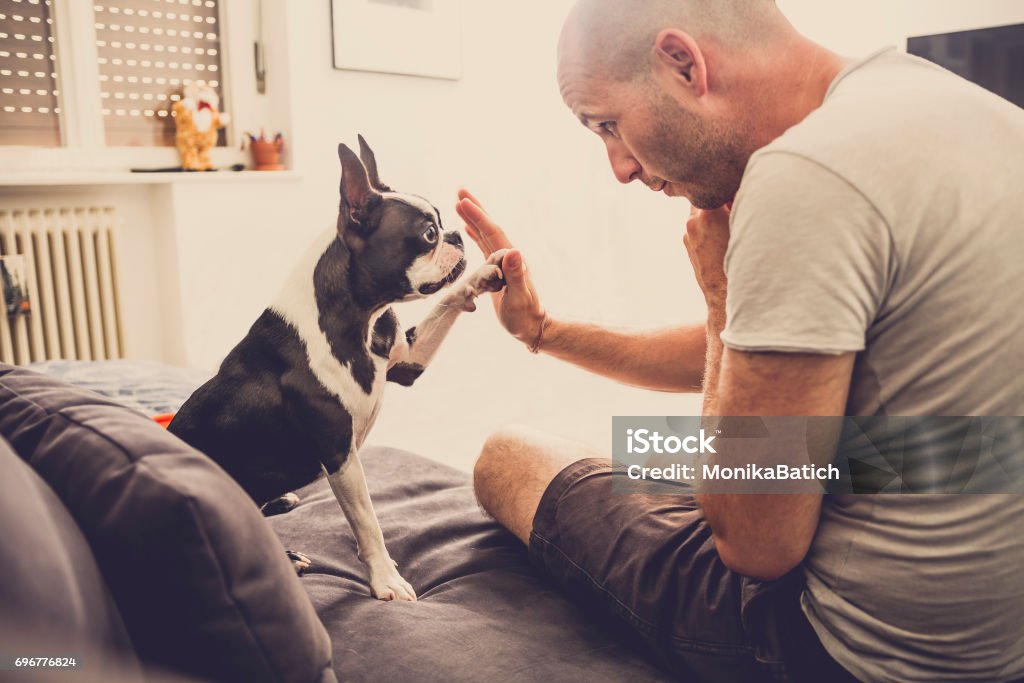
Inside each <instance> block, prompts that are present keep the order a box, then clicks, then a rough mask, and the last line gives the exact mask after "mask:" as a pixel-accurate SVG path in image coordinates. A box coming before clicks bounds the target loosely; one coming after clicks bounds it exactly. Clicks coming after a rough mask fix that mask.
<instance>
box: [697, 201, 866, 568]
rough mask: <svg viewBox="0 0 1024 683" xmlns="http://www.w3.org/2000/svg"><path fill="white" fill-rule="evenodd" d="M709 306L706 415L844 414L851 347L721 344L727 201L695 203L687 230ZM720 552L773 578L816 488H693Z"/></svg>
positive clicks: (806, 538)
mask: <svg viewBox="0 0 1024 683" xmlns="http://www.w3.org/2000/svg"><path fill="white" fill-rule="evenodd" d="M684 243H685V245H686V250H687V253H688V254H689V256H690V261H691V263H692V265H693V270H694V274H695V275H696V277H697V284H698V285H700V288H701V291H702V292H704V297H705V301H706V302H707V307H708V322H707V332H708V337H707V372H706V375H705V391H704V410H703V414H704V415H705V416H712V417H727V416H746V415H755V416H777V415H781V416H803V415H808V416H835V415H840V416H841V415H844V414H845V410H846V399H847V394H848V393H849V389H850V379H851V376H852V374H853V363H854V359H855V357H856V354H854V353H846V354H842V355H820V354H804V353H748V352H745V351H736V350H733V349H728V348H725V347H724V346H723V344H722V339H721V333H722V331H723V330H724V329H725V325H726V308H725V301H726V290H727V281H726V275H725V269H724V260H725V253H726V249H727V248H728V244H729V209H727V208H722V209H716V210H713V211H693V212H692V214H691V216H690V220H689V221H688V222H687V225H686V237H685V238H684ZM697 501H698V502H699V503H700V505H701V508H702V510H703V512H704V516H705V518H706V519H707V520H708V524H709V525H710V526H711V532H712V536H713V538H714V540H715V547H716V549H717V550H718V554H719V556H720V557H721V558H722V561H723V562H724V563H725V565H726V566H727V567H729V568H730V569H732V570H733V571H736V572H739V573H740V574H744V575H746V576H751V577H754V578H757V579H762V580H770V579H777V578H779V577H780V576H782V575H783V574H785V573H786V572H788V571H789V570H791V569H793V568H794V567H795V566H797V565H798V564H800V562H802V561H803V559H804V556H806V555H807V550H808V549H809V548H810V545H811V540H812V539H813V538H814V532H815V530H816V529H817V528H818V518H819V516H820V514H821V494H817V493H815V494H725V493H715V494H698V496H697Z"/></svg>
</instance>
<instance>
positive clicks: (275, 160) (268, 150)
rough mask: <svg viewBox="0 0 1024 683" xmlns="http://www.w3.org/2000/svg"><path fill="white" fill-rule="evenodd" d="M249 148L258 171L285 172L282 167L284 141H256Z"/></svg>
mask: <svg viewBox="0 0 1024 683" xmlns="http://www.w3.org/2000/svg"><path fill="white" fill-rule="evenodd" d="M249 146H250V147H251V148H252V158H253V163H254V165H255V167H256V170H257V171H281V170H284V166H282V165H281V148H282V147H284V142H283V141H282V140H276V141H275V140H254V141H253V142H251V143H250V145H249Z"/></svg>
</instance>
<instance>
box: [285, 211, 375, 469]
mask: <svg viewBox="0 0 1024 683" xmlns="http://www.w3.org/2000/svg"><path fill="white" fill-rule="evenodd" d="M337 236H338V233H337V231H336V230H334V229H333V228H332V229H331V230H328V231H326V232H325V233H323V234H322V235H321V236H320V237H318V238H317V239H316V241H314V243H313V244H312V245H311V246H310V248H309V250H308V251H307V252H306V254H305V255H304V256H303V257H302V259H301V260H300V261H299V264H298V265H297V266H296V268H295V270H294V271H292V274H291V275H290V276H289V278H288V280H287V281H286V282H285V285H284V288H283V289H282V290H281V293H280V294H279V295H278V297H277V300H275V301H274V303H273V304H271V305H270V310H272V311H274V312H275V313H277V314H278V315H279V316H281V317H282V318H284V320H285V322H287V323H288V324H289V325H291V326H292V327H293V328H295V330H296V332H298V335H299V339H301V340H302V343H303V344H304V345H305V347H306V358H307V359H308V361H309V367H310V369H311V370H312V371H313V374H314V375H315V376H316V378H317V380H319V382H320V384H321V385H322V386H323V388H324V389H326V390H327V391H328V392H330V393H331V394H333V395H335V396H337V397H338V401H339V402H340V403H341V404H342V406H344V408H345V410H346V411H348V413H349V415H351V416H352V434H353V444H352V447H353V449H354V450H357V449H358V448H359V447H360V446H362V444H363V440H364V439H365V438H366V435H367V433H368V432H369V431H370V428H371V427H372V426H373V423H374V421H375V420H376V419H377V412H378V410H379V408H380V401H381V396H382V394H383V392H384V384H385V382H386V377H387V361H386V360H384V359H380V358H377V356H375V355H373V354H370V358H371V360H372V361H373V363H374V366H375V373H374V377H373V388H372V391H371V392H370V394H369V395H367V394H366V393H365V392H364V391H363V388H362V387H361V386H360V385H359V383H358V382H356V380H355V378H354V377H353V376H352V370H351V368H350V367H349V365H348V364H347V363H342V362H341V361H339V360H338V359H337V358H336V357H335V356H334V354H333V353H331V345H330V342H328V341H327V335H326V334H324V331H323V330H321V329H320V323H319V320H318V318H319V315H320V313H319V309H318V308H317V305H316V293H315V292H314V289H313V273H314V271H315V270H316V265H317V263H318V262H319V261H320V257H321V256H323V253H324V252H325V251H326V250H327V247H329V246H330V244H331V242H332V241H334V239H335V238H336V237H337ZM386 310H387V309H386V308H385V309H382V310H381V311H380V312H378V313H376V314H374V316H373V317H372V318H371V319H370V327H369V331H368V334H369V335H372V334H373V325H374V323H375V322H376V321H377V318H378V317H380V315H381V314H382V313H383V312H384V311H386ZM366 343H367V346H369V339H367V340H366Z"/></svg>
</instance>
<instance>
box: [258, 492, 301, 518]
mask: <svg viewBox="0 0 1024 683" xmlns="http://www.w3.org/2000/svg"><path fill="white" fill-rule="evenodd" d="M298 506H299V497H298V496H297V495H295V494H294V493H286V494H284V495H283V496H281V497H279V498H275V499H274V500H272V501H270V502H268V503H264V504H263V506H262V507H260V512H262V513H263V516H264V517H273V516H274V515H283V514H284V513H286V512H291V511H292V510H294V509H295V508H297V507H298Z"/></svg>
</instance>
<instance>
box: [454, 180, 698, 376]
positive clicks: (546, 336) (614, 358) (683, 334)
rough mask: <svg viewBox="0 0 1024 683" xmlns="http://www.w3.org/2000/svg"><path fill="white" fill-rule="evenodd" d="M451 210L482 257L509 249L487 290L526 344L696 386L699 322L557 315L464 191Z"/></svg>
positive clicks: (612, 370)
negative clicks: (641, 324)
mask: <svg viewBox="0 0 1024 683" xmlns="http://www.w3.org/2000/svg"><path fill="white" fill-rule="evenodd" d="M456 211H458V213H459V216H461V217H462V219H463V220H464V221H465V222H466V232H467V234H469V236H470V237H471V238H473V241H475V242H476V243H477V245H478V246H479V247H480V249H481V251H483V253H484V256H485V257H488V258H489V257H490V256H491V255H492V254H493V253H495V252H496V251H498V250H501V249H510V252H509V253H508V255H507V256H506V257H505V259H504V260H503V262H502V264H501V267H502V271H503V272H504V274H505V280H506V282H507V286H506V288H505V289H504V290H503V291H500V292H497V293H495V294H493V295H492V299H493V302H494V308H495V311H496V312H497V314H498V319H499V320H500V321H501V324H502V325H503V326H504V327H505V329H506V330H508V332H509V333H510V334H511V335H512V336H514V337H515V338H516V339H518V340H519V341H521V342H523V343H524V344H525V345H526V346H528V347H530V348H533V349H534V350H537V351H540V352H543V353H547V354H550V355H551V356H554V357H555V358H558V359H560V360H564V361H567V362H569V363H572V364H574V365H577V366H579V367H581V368H584V369H586V370H589V371H590V372H593V373H596V374H599V375H603V376H605V377H609V378H611V379H614V380H616V381H619V382H622V383H624V384H631V385H634V386H638V387H643V388H646V389H654V390H658V391H675V392H684V391H691V392H696V391H700V390H701V388H702V385H703V376H704V368H705V361H704V350H705V338H706V332H705V327H704V325H691V326H684V327H675V328H669V329H661V330H615V329H610V328H607V327H602V326H599V325H594V324H591V323H585V322H576V321H570V320H563V319H558V318H555V317H553V316H551V315H550V314H549V313H548V312H547V311H546V310H545V309H544V307H543V306H542V305H541V303H540V299H539V297H538V296H537V292H536V290H535V289H534V286H533V282H532V281H531V279H530V276H529V274H528V272H527V267H526V263H525V261H524V260H523V255H522V253H520V252H519V250H517V249H512V243H511V241H509V239H508V237H507V236H506V235H505V233H504V231H503V230H502V229H501V227H500V226H498V224H497V223H495V222H494V221H493V220H491V218H490V217H489V216H488V215H487V213H486V212H485V211H484V210H483V209H482V208H481V207H480V204H479V202H478V201H477V200H476V199H475V198H474V197H473V196H472V195H471V194H469V193H468V192H466V191H465V190H463V191H461V192H460V193H459V203H458V204H457V205H456Z"/></svg>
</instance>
